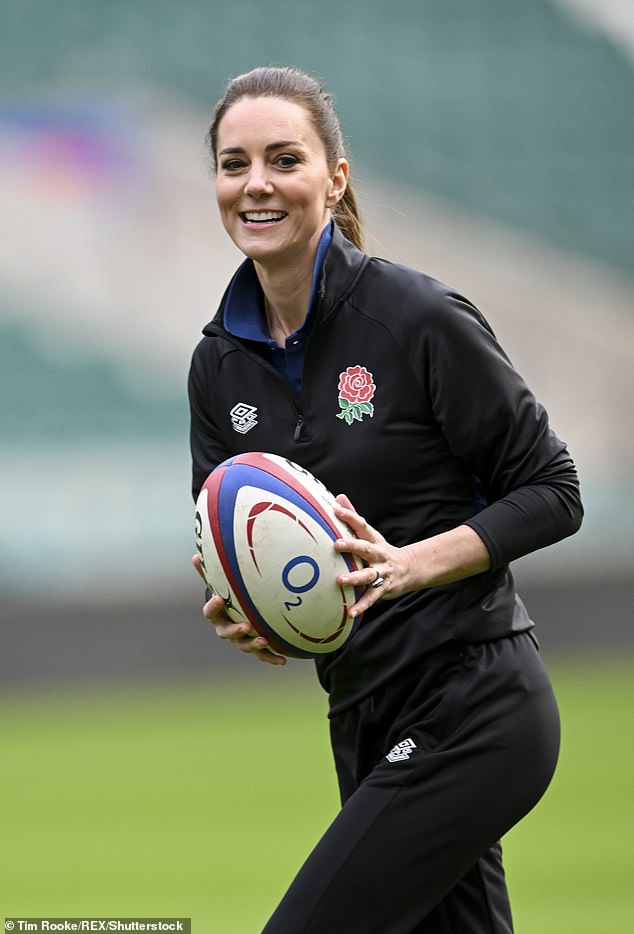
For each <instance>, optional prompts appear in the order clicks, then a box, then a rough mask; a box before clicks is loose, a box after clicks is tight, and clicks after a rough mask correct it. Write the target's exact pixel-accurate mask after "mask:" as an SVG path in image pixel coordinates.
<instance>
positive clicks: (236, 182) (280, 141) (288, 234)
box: [216, 97, 348, 266]
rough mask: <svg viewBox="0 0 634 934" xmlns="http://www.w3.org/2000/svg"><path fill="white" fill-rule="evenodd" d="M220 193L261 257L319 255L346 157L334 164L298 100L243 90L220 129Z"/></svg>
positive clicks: (226, 216) (233, 226)
mask: <svg viewBox="0 0 634 934" xmlns="http://www.w3.org/2000/svg"><path fill="white" fill-rule="evenodd" d="M217 164H218V169H217V174H216V198H217V201H218V208H219V210H220V216H221V218H222V222H223V224H224V227H225V229H226V231H227V233H228V234H229V236H230V237H231V239H232V240H233V242H234V243H235V244H236V246H237V247H238V248H239V249H240V250H241V251H242V252H243V253H244V254H245V255H246V256H248V257H250V258H251V259H252V260H254V261H255V262H258V263H261V264H262V265H269V266H279V265H281V264H285V263H295V262H297V260H298V259H299V258H300V257H303V258H304V259H305V258H306V256H307V255H310V257H311V258H312V256H313V255H314V252H315V250H316V249H317V244H318V242H319V237H320V235H321V232H322V230H323V229H324V227H325V226H326V223H327V221H328V219H329V217H330V208H331V207H332V206H333V205H335V204H336V203H337V201H339V199H340V198H341V197H342V195H343V193H344V191H345V187H346V183H347V178H348V165H347V163H346V161H345V160H344V159H341V160H340V161H339V162H338V163H337V166H336V167H335V169H334V171H332V172H331V171H330V170H329V168H328V163H327V161H326V152H325V149H324V145H323V143H322V141H321V139H320V138H319V136H318V135H317V133H316V131H315V129H314V128H313V125H312V123H311V120H310V117H309V115H308V112H307V111H306V110H305V109H304V108H303V107H301V106H300V105H299V104H295V103H293V102H291V101H287V100H284V99H283V98H278V97H243V98H241V99H240V100H239V101H237V102H236V103H235V104H233V106H232V107H230V108H229V110H228V111H227V112H226V114H225V115H224V117H223V118H222V120H221V122H220V126H219V128H218V137H217Z"/></svg>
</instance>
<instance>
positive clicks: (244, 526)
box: [195, 452, 363, 658]
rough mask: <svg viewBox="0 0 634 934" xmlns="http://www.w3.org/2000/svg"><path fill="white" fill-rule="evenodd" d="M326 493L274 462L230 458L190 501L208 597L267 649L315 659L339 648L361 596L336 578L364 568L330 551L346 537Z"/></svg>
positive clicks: (260, 457) (272, 457)
mask: <svg viewBox="0 0 634 934" xmlns="http://www.w3.org/2000/svg"><path fill="white" fill-rule="evenodd" d="M335 505H336V501H335V498H334V496H333V495H332V493H330V492H329V491H328V490H327V489H326V487H325V486H324V485H323V484H322V483H321V482H320V481H319V480H317V479H316V478H315V477H314V476H313V475H312V474H310V473H309V472H308V471H307V470H305V469H304V468H303V467H300V466H298V465H297V464H294V463H292V462H291V461H289V460H286V459H285V458H283V457H279V456H278V455H276V454H263V453H259V452H255V453H249V454H238V455H236V456H235V457H231V458H229V459H228V460H226V461H223V463H222V464H219V465H218V467H216V468H215V470H213V471H212V472H211V473H210V474H209V476H208V477H207V479H206V481H205V483H204V484H203V486H202V488H201V491H200V494H199V496H198V499H197V501H196V520H195V539H196V548H197V550H198V554H199V556H200V561H201V565H202V570H203V573H204V576H205V580H206V582H207V585H208V587H209V589H210V590H211V591H212V592H213V593H218V594H220V595H221V596H222V597H223V598H224V599H225V601H226V603H227V607H226V609H227V613H228V615H229V617H230V618H231V619H233V620H238V619H245V618H246V619H247V620H249V622H250V623H251V625H252V627H253V629H254V630H255V631H256V632H258V633H259V634H260V635H262V636H264V637H265V638H266V639H267V640H268V642H269V645H270V647H271V649H273V651H275V652H278V653H279V654H282V655H290V656H294V657H296V658H315V657H317V656H319V655H323V654H325V653H328V652H334V651H335V650H336V649H340V648H341V647H342V646H343V645H345V643H346V642H347V641H348V640H349V639H350V637H351V636H352V635H353V633H354V631H355V629H356V627H357V626H358V623H359V618H357V619H354V620H353V619H351V618H350V617H349V616H348V610H349V608H350V606H352V604H353V603H355V602H356V600H357V599H358V597H359V596H360V594H361V589H362V588H361V589H355V588H352V587H340V586H339V585H338V584H337V582H336V578H337V575H338V574H340V573H342V572H346V571H354V570H358V569H359V568H361V567H363V564H362V562H360V561H359V560H358V559H356V558H355V557H354V556H353V555H350V554H339V552H337V551H335V549H334V548H333V542H334V541H335V540H336V539H337V538H342V537H345V538H349V537H350V536H351V535H352V534H353V533H352V532H351V530H350V529H349V528H348V527H347V526H346V525H345V524H344V523H342V522H341V521H340V520H339V519H338V518H337V517H336V515H335V513H334V506H335Z"/></svg>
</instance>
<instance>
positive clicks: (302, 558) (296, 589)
mask: <svg viewBox="0 0 634 934" xmlns="http://www.w3.org/2000/svg"><path fill="white" fill-rule="evenodd" d="M302 565H308V566H309V567H310V569H311V571H312V576H311V578H310V580H308V581H306V583H305V584H300V585H298V584H294V583H293V581H292V580H291V573H292V572H293V571H295V570H296V569H297V568H298V567H301V566H302ZM318 580H319V566H318V564H317V562H316V561H315V559H314V558H311V557H310V556H309V555H298V556H297V557H296V558H291V560H290V561H289V562H288V564H287V565H286V567H285V568H284V570H283V571H282V583H283V584H284V586H285V587H286V589H287V590H290V591H291V593H294V594H296V595H297V599H296V600H295V601H294V602H291V601H290V600H287V601H285V603H284V606H285V608H286V610H288V611H290V610H292V609H293V607H294V606H301V605H302V603H303V602H304V601H303V600H302V598H301V597H300V596H299V594H302V593H308V591H309V590H312V589H313V587H314V586H315V584H316V583H317V581H318Z"/></svg>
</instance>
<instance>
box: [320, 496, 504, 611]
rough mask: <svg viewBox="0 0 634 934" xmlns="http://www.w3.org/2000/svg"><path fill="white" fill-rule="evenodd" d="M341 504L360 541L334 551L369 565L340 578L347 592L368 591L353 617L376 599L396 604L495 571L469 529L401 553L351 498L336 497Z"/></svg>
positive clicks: (341, 513)
mask: <svg viewBox="0 0 634 934" xmlns="http://www.w3.org/2000/svg"><path fill="white" fill-rule="evenodd" d="M337 503H338V506H337V507H336V510H335V511H336V513H337V516H338V517H339V519H341V520H342V521H343V522H345V523H346V525H348V526H349V527H350V528H351V529H352V531H353V532H354V534H355V535H356V538H347V539H339V540H338V541H336V542H335V548H336V549H337V551H340V552H346V553H350V554H353V555H355V556H356V557H358V558H361V559H362V560H363V561H364V562H365V564H366V565H367V567H364V568H362V569H361V570H359V571H352V572H350V573H347V574H340V575H339V576H338V577H337V583H338V584H339V585H340V586H342V587H346V586H347V587H350V586H352V587H365V588H366V589H365V590H364V592H363V594H362V595H361V597H360V598H359V600H358V601H357V602H356V603H355V604H354V605H353V606H352V607H350V611H349V614H350V616H359V615H360V614H361V613H364V612H365V611H366V610H368V609H369V608H370V607H371V606H372V605H373V604H374V603H376V602H377V600H381V599H387V600H391V599H394V597H400V596H401V594H404V593H408V592H409V591H411V590H423V589H425V588H427V587H434V586H437V585H439V584H450V583H453V582H454V581H458V580H462V579H463V578H465V577H471V576H472V575H474V574H480V573H482V572H483V571H487V570H489V568H490V567H491V559H490V556H489V552H488V550H487V548H486V545H485V544H484V542H483V541H482V539H481V538H480V536H479V535H478V534H477V532H474V530H473V529H472V528H470V527H469V526H467V525H459V526H457V527H456V528H455V529H451V530H450V531H449V532H442V533H441V534H440V535H434V536H432V537H431V538H427V539H424V540H423V541H420V542H413V543H412V544H411V545H405V546H403V547H402V548H397V547H395V546H394V545H390V544H389V542H387V541H386V540H385V538H384V537H383V536H382V535H381V533H380V532H377V530H376V529H374V528H372V526H371V525H370V524H369V522H367V521H366V520H365V519H364V518H363V517H362V516H360V515H359V513H358V512H357V511H356V510H355V508H354V506H353V505H352V503H351V502H350V500H349V499H348V497H347V496H345V495H344V494H340V495H339V496H337Z"/></svg>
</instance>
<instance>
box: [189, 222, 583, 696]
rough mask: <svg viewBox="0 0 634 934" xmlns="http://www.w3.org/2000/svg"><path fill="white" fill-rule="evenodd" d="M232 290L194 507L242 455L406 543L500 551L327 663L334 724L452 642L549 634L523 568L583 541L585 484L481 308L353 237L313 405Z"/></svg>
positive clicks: (382, 608) (314, 368)
mask: <svg viewBox="0 0 634 934" xmlns="http://www.w3.org/2000/svg"><path fill="white" fill-rule="evenodd" d="M228 291H229V290H227V293H225V296H224V298H223V300H222V302H221V305H220V308H219V310H218V312H217V314H216V316H215V317H214V319H213V321H212V322H211V323H210V324H208V325H207V326H206V327H205V329H204V331H203V333H204V335H205V336H204V337H203V339H202V340H201V342H200V343H199V345H198V346H197V348H196V350H195V352H194V355H193V359H192V365H191V370H190V375H189V395H190V406H191V448H192V457H193V494H194V497H196V496H197V495H198V492H199V490H200V487H201V485H202V483H203V482H204V480H205V478H206V477H207V475H208V474H209V472H210V471H211V470H212V469H213V468H214V467H215V466H216V465H217V464H218V463H220V462H221V461H223V460H225V459H226V458H227V457H230V456H232V455H234V454H238V453H242V452H244V451H268V452H274V453H276V454H280V455H282V456H284V457H288V458H289V459H291V460H293V461H295V462H296V463H298V464H301V465H302V466H304V467H306V468H307V469H308V470H310V471H311V472H312V473H314V474H315V475H316V476H317V477H318V478H319V479H320V480H321V481H322V482H323V483H324V484H325V485H326V486H327V487H328V488H329V489H330V490H331V491H332V492H333V493H335V494H336V493H346V494H347V495H348V496H349V497H350V499H351V501H352V503H353V504H354V506H355V508H356V509H357V510H358V512H359V513H360V514H361V515H363V516H365V517H366V518H367V519H368V521H369V522H370V523H371V525H373V526H374V527H375V528H377V529H378V530H379V531H380V532H381V533H382V534H383V535H384V536H385V538H386V539H387V540H388V541H389V542H390V543H391V544H392V545H396V546H401V545H406V544H408V543H410V542H413V541H418V540H421V539H424V538H427V537H429V536H431V535H435V534H437V533H439V532H443V531H446V530H448V529H452V528H454V527H455V526H457V525H460V524H466V525H469V526H471V527H472V528H473V529H474V530H475V531H476V532H477V533H478V534H479V535H480V537H481V538H482V539H483V541H484V543H485V544H486V546H487V548H488V550H489V553H490V555H491V561H492V568H491V570H490V571H487V572H486V573H484V574H479V575H476V576H474V577H470V578H467V579H465V580H463V581H460V582H458V583H454V584H449V585H444V586H438V587H432V588H429V589H427V590H421V591H416V592H413V593H408V594H405V595H403V596H402V597H400V598H398V599H396V600H383V601H379V602H378V604H377V605H376V606H374V607H372V609H371V610H370V611H368V612H367V613H366V614H365V616H364V618H363V621H362V624H361V626H360V628H359V630H358V631H357V633H356V634H355V636H354V638H353V639H352V640H351V641H350V642H349V643H348V645H347V646H345V647H344V648H343V649H341V650H340V651H338V652H336V653H333V654H332V655H326V656H323V657H322V658H320V659H318V660H317V662H316V665H317V669H318V674H319V677H320V680H321V682H322V684H323V686H324V688H325V689H326V690H327V691H328V692H329V694H330V702H331V714H336V713H337V712H338V711H339V710H341V709H343V708H345V707H346V706H348V705H349V704H351V703H355V702H357V701H358V700H360V699H361V698H362V697H364V696H366V695H368V694H370V693H372V692H373V691H375V690H376V689H377V688H378V687H379V686H380V685H382V684H383V683H385V682H386V681H388V680H390V679H393V678H397V677H398V678H403V677H405V676H406V675H407V676H408V677H413V678H416V672H417V670H419V668H418V666H419V665H420V663H421V660H423V659H424V658H425V656H426V655H428V653H430V652H432V651H434V650H435V649H437V648H439V647H440V646H442V645H445V644H446V643H448V642H450V641H458V642H480V641H486V640H491V639H497V638H500V637H502V636H505V635H508V634H510V633H512V632H518V631H522V630H525V629H529V628H531V627H532V625H533V624H532V622H531V620H530V618H529V616H528V614H527V612H526V610H525V609H524V606H523V604H522V603H521V601H520V600H519V599H518V598H517V596H516V593H515V587H514V583H513V578H512V574H511V572H510V569H509V567H508V565H509V562H511V561H512V560H514V559H515V558H518V557H520V556H522V555H525V554H528V553H529V552H532V551H535V550H537V549H539V548H543V547H545V546H547V545H550V544H552V543H553V542H556V541H558V540H559V539H561V538H564V537H565V536H567V535H571V534H572V533H574V532H575V531H576V530H577V529H578V528H579V525H580V523H581V518H582V514H583V510H582V506H581V501H580V497H579V485H578V481H577V474H576V471H575V467H574V464H573V462H572V460H571V458H570V456H569V454H568V452H567V449H566V446H565V444H564V443H563V442H562V441H560V440H559V439H558V438H557V437H556V435H555V434H554V433H553V432H552V431H551V429H550V428H549V424H548V417H547V414H546V412H545V410H544V409H543V407H542V406H541V405H540V404H539V403H538V402H537V401H536V400H535V398H534V396H533V395H532V393H531V392H530V390H529V389H528V387H527V386H526V384H525V383H524V381H523V380H522V378H521V377H520V376H519V375H518V373H517V372H516V371H515V369H514V368H513V366H512V365H511V363H510V362H509V360H508V358H507V357H506V355H505V354H504V352H503V351H502V349H501V348H500V346H499V344H498V343H497V341H496V339H495V336H494V334H493V332H492V331H491V328H490V327H489V325H488V324H487V322H486V321H485V319H484V318H483V317H482V315H481V314H480V312H479V311H478V310H477V309H476V308H475V307H474V306H473V305H472V304H471V303H470V302H469V301H468V300H467V299H465V298H463V297H462V296H461V295H459V294H457V293H455V292H453V291H452V290H451V289H449V288H447V287H446V286H445V285H443V284H441V283H440V282H438V281H436V280H434V279H431V278H429V277H428V276H426V275H423V274H422V273H419V272H416V271H414V270H412V269H409V268H406V267H403V266H398V265H396V264H393V263H390V262H387V261H385V260H382V259H378V258H374V257H369V256H367V255H366V254H365V253H362V252H361V251H359V250H358V249H356V247H354V246H353V245H352V244H351V243H350V242H349V241H347V240H346V239H345V238H344V237H343V236H342V235H341V233H340V232H339V231H338V230H337V229H336V228H335V231H334V237H333V242H332V245H331V247H330V249H329V251H328V254H327V256H326V259H325V262H324V267H323V271H322V276H321V281H320V285H319V295H318V302H317V308H316V319H315V323H314V325H313V328H312V331H311V335H310V338H309V341H308V345H307V348H306V355H305V362H304V371H303V385H302V393H301V398H298V397H297V396H296V395H295V393H294V392H293V390H292V389H291V387H290V385H289V384H288V383H287V382H286V381H285V380H284V379H283V378H282V377H281V376H280V375H279V373H278V372H277V371H276V369H275V368H274V367H273V366H272V365H271V364H270V363H268V362H267V360H266V359H265V357H264V355H263V354H262V351H261V345H258V344H257V343H255V342H250V341H248V340H242V339H239V338H236V337H234V336H232V335H231V334H229V333H228V332H227V331H226V330H225V328H224V325H223V321H224V308H225V304H226V301H227V294H228ZM355 392H356V396H355Z"/></svg>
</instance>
